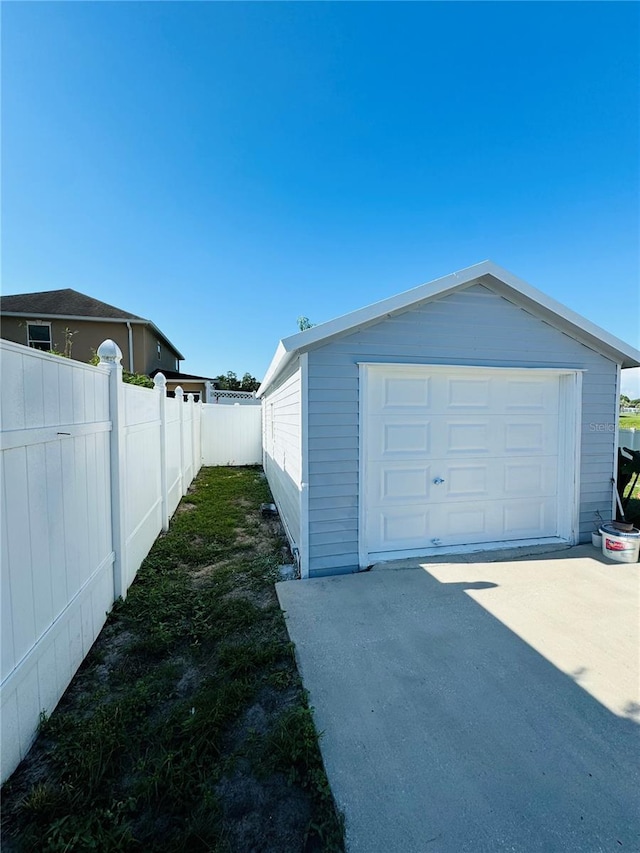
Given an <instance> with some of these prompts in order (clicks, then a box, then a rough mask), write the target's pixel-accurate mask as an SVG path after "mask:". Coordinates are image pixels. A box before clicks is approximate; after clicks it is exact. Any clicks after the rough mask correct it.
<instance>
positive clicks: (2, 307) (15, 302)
mask: <svg viewBox="0 0 640 853" xmlns="http://www.w3.org/2000/svg"><path fill="white" fill-rule="evenodd" d="M0 314H5V315H18V316H20V315H22V316H32V317H40V318H45V317H69V318H71V317H74V318H84V317H86V319H87V320H119V321H121V322H122V321H127V320H129V321H131V322H135V323H145V324H146V325H148V326H150V327H151V328H152V329H153V330H154V331H155V333H156V334H157V335H158V336H159V337H160V338H162V340H163V341H164V342H165V343H166V344H167V345H168V346H169V347H170V348H171V349H172V350H173V351H174V353H175V354H176V356H177V357H178V359H179V360H180V361H182V360H184V356H183V355H182V353H181V352H180V350H179V349H177V347H175V346H174V345H173V344H172V343H171V341H170V340H169V338H168V337H167V336H166V335H165V334H164V333H163V332H161V331H160V329H159V328H158V327H157V326H156V324H155V323H153V322H152V321H151V320H147V319H145V318H144V317H140V316H139V315H138V314H131V313H130V312H129V311H123V310H122V309H121V308H116V307H115V305H109V304H108V303H107V302H101V301H100V300H99V299H94V298H93V297H92V296H87V295H86V294H85V293H80V292H79V291H78V290H73V289H72V288H70V287H67V288H64V289H63V290H43V291H39V292H37V293H17V294H15V295H12V296H0Z"/></svg>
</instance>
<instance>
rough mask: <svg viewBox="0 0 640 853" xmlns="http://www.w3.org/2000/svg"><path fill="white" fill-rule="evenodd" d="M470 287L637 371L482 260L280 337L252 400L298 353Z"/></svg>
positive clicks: (591, 330)
mask: <svg viewBox="0 0 640 853" xmlns="http://www.w3.org/2000/svg"><path fill="white" fill-rule="evenodd" d="M475 283H482V284H486V285H487V286H489V287H491V288H492V289H494V290H495V291H496V292H497V293H499V294H500V295H502V296H504V297H505V298H506V299H509V300H510V301H511V302H514V303H516V304H519V305H521V306H522V307H523V308H525V309H527V310H529V311H531V313H533V314H535V315H537V316H538V317H539V318H540V319H541V320H543V321H546V322H548V323H549V324H550V325H552V326H555V327H556V328H558V329H560V330H561V331H563V332H565V333H566V334H568V335H569V336H571V337H573V338H575V339H577V340H579V341H581V342H582V343H584V344H585V345H587V346H589V347H591V348H592V349H595V350H596V351H598V352H601V353H602V354H603V355H605V356H606V357H608V358H610V359H611V360H612V361H614V362H616V363H617V364H619V365H620V366H621V367H623V368H627V367H640V351H639V350H637V349H635V348H634V347H632V346H630V345H629V344H627V343H625V342H624V341H622V340H620V339H619V338H617V337H615V335H612V334H610V333H609V332H607V331H605V330H604V329H602V328H600V327H599V326H596V325H595V323H591V322H590V321H589V320H587V319H586V318H585V317H582V316H581V315H580V314H577V313H576V312H575V311H572V310H571V309H569V308H567V307H566V306H565V305H562V304H561V303H560V302H557V301H556V300H555V299H552V298H551V297H549V296H547V295H546V294H545V293H542V291H540V290H537V289H536V288H535V287H532V286H531V285H530V284H527V282H525V281H523V280H522V279H520V278H518V277H517V276H515V275H513V273H510V272H509V271H508V270H506V269H504V268H503V267H500V266H498V264H495V263H494V262H493V261H482V262H481V263H479V264H474V265H473V266H470V267H466V268H465V269H463V270H459V271H458V272H454V273H451V274H449V275H446V276H444V277H442V278H438V279H435V280H434V281H430V282H427V283H426V284H422V285H420V286H419V287H414V288H412V289H411V290H407V291H404V292H403V293H399V294H397V295H396V296H391V297H389V298H388V299H383V300H382V301H380V302H375V303H373V304H372V305H367V306H366V307H364V308H360V309H358V310H357V311H352V312H350V313H349V314H344V315H343V316H341V317H337V318H336V319H335V320H330V321H328V322H326V323H321V324H319V325H318V326H313V327H312V328H311V329H306V330H305V331H304V332H299V333H298V334H296V335H291V336H290V337H288V338H283V339H282V340H281V341H280V342H279V344H278V348H277V350H276V352H275V355H274V357H273V359H272V361H271V364H270V365H269V368H268V370H267V372H266V374H265V376H264V379H263V381H262V384H261V385H260V388H259V389H258V391H257V394H256V396H258V397H261V396H262V395H263V394H264V393H265V392H266V391H267V390H268V388H269V386H270V385H272V384H273V382H274V381H275V380H276V379H277V378H278V376H279V374H280V373H281V372H282V371H283V370H284V369H285V367H286V366H287V365H288V364H289V362H290V361H291V359H292V358H293V357H294V356H295V355H296V354H297V353H299V352H303V351H306V350H309V349H311V348H312V347H314V346H317V345H320V344H324V343H327V342H328V341H329V340H330V339H332V338H335V337H338V336H341V335H344V334H349V333H351V332H355V331H357V330H358V329H360V328H362V327H364V326H367V325H370V324H371V323H375V322H378V321H380V320H383V319H384V318H385V317H387V316H392V315H393V314H397V313H398V312H400V311H405V310H407V309H409V308H411V307H412V306H413V305H417V304H418V303H423V302H428V301H432V300H435V299H440V298H442V297H443V296H447V295H448V294H449V293H452V292H453V291H455V290H462V289H464V288H466V287H469V286H471V285H472V284H475Z"/></svg>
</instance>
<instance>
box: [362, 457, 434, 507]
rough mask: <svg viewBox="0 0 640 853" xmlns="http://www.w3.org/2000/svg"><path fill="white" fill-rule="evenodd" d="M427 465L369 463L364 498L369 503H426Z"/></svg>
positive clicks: (428, 490) (429, 477)
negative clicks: (365, 497) (365, 496)
mask: <svg viewBox="0 0 640 853" xmlns="http://www.w3.org/2000/svg"><path fill="white" fill-rule="evenodd" d="M431 480H432V474H431V466H430V464H428V463H426V464H424V463H423V464H421V463H418V462H416V463H410V462H396V463H392V464H389V463H386V464H385V463H382V462H374V463H372V464H371V466H370V470H369V477H368V491H367V500H368V504H369V505H370V506H376V507H379V506H393V505H394V504H398V503H402V504H407V503H413V504H416V505H417V504H426V503H429V502H430V501H431V488H432V482H431Z"/></svg>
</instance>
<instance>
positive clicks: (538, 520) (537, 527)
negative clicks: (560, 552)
mask: <svg viewBox="0 0 640 853" xmlns="http://www.w3.org/2000/svg"><path fill="white" fill-rule="evenodd" d="M556 518H557V512H556V501H555V498H551V497H548V498H529V499H528V500H514V501H508V502H504V504H503V508H502V528H503V534H504V535H503V538H505V539H535V538H538V537H542V536H555V535H556V534H557V523H556Z"/></svg>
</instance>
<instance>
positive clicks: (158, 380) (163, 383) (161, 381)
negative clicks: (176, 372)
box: [153, 373, 167, 391]
mask: <svg viewBox="0 0 640 853" xmlns="http://www.w3.org/2000/svg"><path fill="white" fill-rule="evenodd" d="M153 384H154V385H155V386H156V388H158V389H159V390H160V391H162V390H163V389H164V388H166V387H167V377H166V376H165V375H164V373H156V375H155V376H154V377H153Z"/></svg>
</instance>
